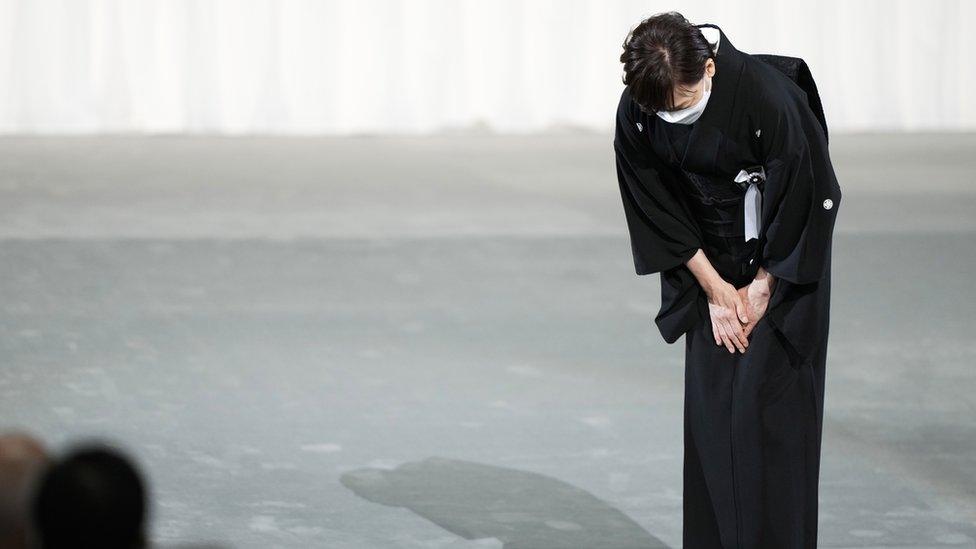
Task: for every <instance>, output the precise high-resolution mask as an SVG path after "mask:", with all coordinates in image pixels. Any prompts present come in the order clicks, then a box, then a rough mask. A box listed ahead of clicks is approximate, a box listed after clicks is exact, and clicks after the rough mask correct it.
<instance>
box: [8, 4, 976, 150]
mask: <svg viewBox="0 0 976 549" xmlns="http://www.w3.org/2000/svg"><path fill="white" fill-rule="evenodd" d="M671 9H676V10H678V11H680V12H682V13H683V14H684V15H685V16H686V17H687V18H688V19H690V20H691V21H692V22H694V23H705V22H709V23H715V24H717V25H719V26H721V27H722V28H723V30H725V32H726V34H727V35H728V37H729V38H730V40H731V41H732V42H733V43H734V44H735V45H736V46H737V47H738V48H739V49H741V50H743V51H746V52H749V53H780V54H785V55H795V56H799V57H803V58H804V59H806V61H807V62H808V63H809V65H810V67H811V70H812V71H813V75H814V78H815V79H816V80H817V82H818V85H819V87H820V90H821V94H822V97H823V100H824V104H825V110H826V113H827V117H828V123H829V124H830V126H831V129H832V130H837V131H845V130H885V131H888V130H918V129H937V130H943V129H952V130H972V129H973V128H974V126H976V101H973V100H972V98H971V96H972V91H971V90H972V88H973V85H974V84H976V82H974V80H976V78H974V71H973V70H972V69H971V66H972V64H971V60H970V59H969V53H970V52H971V51H973V46H974V45H976V44H974V42H976V38H974V36H976V33H971V32H966V31H965V29H964V28H963V25H964V24H965V23H966V22H971V21H974V20H976V2H972V1H969V0H932V1H924V2H923V1H909V0H860V1H856V2H852V1H847V0H832V1H819V2H812V1H804V2H792V1H783V0H742V1H738V2H733V1H728V0H701V1H686V2H681V3H680V4H679V3H675V2H659V1H648V0H644V1H609V0H560V1H554V0H550V1H544V0H523V1H517V0H334V1H326V0H318V1H312V0H0V80H2V85H0V132H2V133H102V132H113V133H115V132H153V133H155V132H166V133H174V132H192V133H200V132H214V133H231V134H237V133H264V134H282V133H287V134H309V133H316V134H320V133H326V134H349V133H430V132H438V131H458V130H470V129H474V130H478V131H481V130H487V131H496V132H506V133H522V132H535V131H550V130H560V129H588V130H598V131H609V129H610V128H611V122H612V113H613V108H614V107H615V105H616V101H617V99H618V98H619V93H620V90H621V89H622V84H621V82H620V76H621V66H620V64H619V61H618V57H619V54H620V44H621V42H622V41H623V39H624V37H625V35H626V34H627V31H628V30H629V29H630V28H631V27H632V26H634V25H636V24H637V23H638V22H639V21H640V20H641V19H642V18H643V17H646V16H648V15H651V14H654V13H657V12H661V11H667V10H671Z"/></svg>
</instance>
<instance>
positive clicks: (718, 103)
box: [692, 23, 746, 133]
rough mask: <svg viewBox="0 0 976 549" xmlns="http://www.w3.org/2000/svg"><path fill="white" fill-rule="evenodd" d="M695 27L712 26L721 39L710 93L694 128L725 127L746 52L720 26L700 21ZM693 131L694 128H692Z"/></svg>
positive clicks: (729, 118) (729, 116)
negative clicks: (736, 45) (738, 47)
mask: <svg viewBox="0 0 976 549" xmlns="http://www.w3.org/2000/svg"><path fill="white" fill-rule="evenodd" d="M695 26H696V27H712V28H714V29H718V32H719V36H720V37H721V39H720V40H719V43H718V53H717V54H716V55H715V76H713V77H712V93H711V95H710V96H709V98H708V104H706V105H705V110H704V111H702V113H701V116H699V117H698V120H696V121H695V124H694V128H698V127H701V126H716V127H720V128H722V127H725V126H726V125H727V124H728V123H729V121H730V120H731V116H732V107H733V105H734V102H735V101H734V100H735V95H736V90H737V89H738V84H739V77H740V76H741V74H742V67H743V65H744V61H743V56H745V55H746V54H745V53H743V52H741V51H739V50H738V49H737V48H736V47H735V45H734V44H732V41H731V40H729V37H728V36H726V35H725V32H723V31H722V29H721V27H719V26H718V25H713V24H711V23H702V24H701V25H695ZM692 133H695V130H694V129H693V130H692Z"/></svg>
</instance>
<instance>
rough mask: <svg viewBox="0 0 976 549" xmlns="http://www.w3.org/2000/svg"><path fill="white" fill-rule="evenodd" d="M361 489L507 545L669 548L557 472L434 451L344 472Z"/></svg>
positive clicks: (523, 548) (513, 548)
mask: <svg viewBox="0 0 976 549" xmlns="http://www.w3.org/2000/svg"><path fill="white" fill-rule="evenodd" d="M340 481H341V482H342V484H343V485H344V486H345V487H347V488H349V489H350V490H352V491H353V492H354V493H355V494H356V495H358V496H360V497H362V498H364V499H367V500H369V501H372V502H375V503H380V504H383V505H388V506H391V507H404V508H406V509H410V510H411V511H413V512H414V513H416V514H418V515H420V516H422V517H424V518H425V519H427V520H429V521H431V522H433V523H434V524H436V525H438V526H440V527H442V528H444V529H446V530H448V531H450V532H453V533H454V534H457V535H458V536H461V537H463V538H465V539H469V540H475V539H483V538H497V539H498V540H500V541H501V542H503V543H504V547H505V549H555V548H573V549H579V548H580V547H600V548H603V549H625V548H626V549H635V548H642V549H648V548H660V547H668V546H667V545H666V544H665V543H664V542H662V541H661V540H659V539H657V538H656V537H654V536H652V535H651V534H650V533H648V532H647V531H646V530H644V529H643V528H641V527H640V525H638V524H637V523H636V522H634V521H633V520H631V519H630V518H629V517H628V516H627V515H625V514H623V513H622V512H621V511H619V510H617V509H615V508H614V507H612V506H610V505H609V504H607V503H606V502H605V501H602V500H600V499H599V498H597V497H596V496H594V495H593V494H590V493H589V492H587V491H585V490H582V489H580V488H577V487H575V486H572V485H570V484H567V483H565V482H563V481H561V480H557V479H555V478H552V477H548V476H545V475H540V474H538V473H530V472H526V471H519V470H516V469H508V468H504V467H496V466H493V465H484V464H481V463H474V462H470V461H461V460H456V459H446V458H438V457H430V458H427V459H424V460H422V461H415V462H410V463H404V464H402V465H400V466H399V467H397V468H396V469H357V470H355V471H350V472H348V473H345V474H343V475H342V476H341V477H340Z"/></svg>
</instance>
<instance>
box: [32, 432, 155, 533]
mask: <svg viewBox="0 0 976 549" xmlns="http://www.w3.org/2000/svg"><path fill="white" fill-rule="evenodd" d="M146 514H147V512H146V489H145V487H144V483H143V480H142V477H141V476H140V474H139V472H138V471H137V470H136V468H135V466H134V465H133V464H132V463H130V461H129V459H128V458H126V457H125V456H124V455H122V454H121V453H120V452H119V451H118V450H115V449H112V448H109V447H107V446H104V445H101V444H87V445H84V446H79V447H77V448H75V449H74V450H72V451H70V452H68V453H67V454H66V455H65V456H64V457H63V458H61V459H59V460H57V461H56V462H54V463H53V464H52V465H51V466H50V467H49V468H48V469H47V470H46V471H45V472H44V474H43V476H42V477H41V478H40V480H39V485H38V488H37V492H36V495H35V499H34V504H33V518H34V525H35V526H36V529H37V536H38V539H39V542H40V544H39V546H40V547H43V548H45V549H58V548H62V547H99V548H103V549H122V548H125V549H130V548H138V547H145V545H146V535H145V524H146V522H147V521H146Z"/></svg>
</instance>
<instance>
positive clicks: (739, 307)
mask: <svg viewBox="0 0 976 549" xmlns="http://www.w3.org/2000/svg"><path fill="white" fill-rule="evenodd" d="M735 312H736V314H738V315H739V320H741V321H742V323H743V324H745V323H746V322H749V313H748V312H747V311H746V304H745V302H743V301H742V294H739V293H736V294H735Z"/></svg>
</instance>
